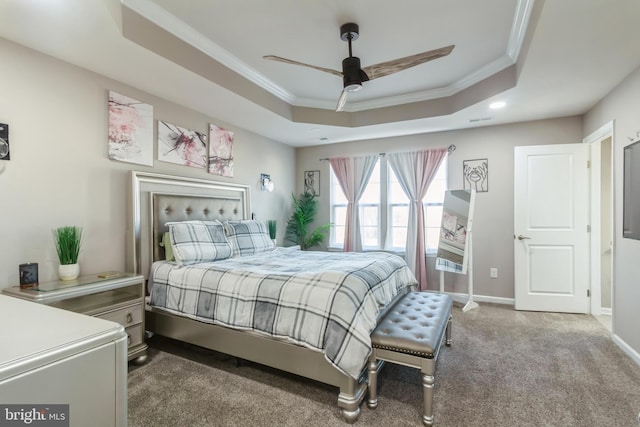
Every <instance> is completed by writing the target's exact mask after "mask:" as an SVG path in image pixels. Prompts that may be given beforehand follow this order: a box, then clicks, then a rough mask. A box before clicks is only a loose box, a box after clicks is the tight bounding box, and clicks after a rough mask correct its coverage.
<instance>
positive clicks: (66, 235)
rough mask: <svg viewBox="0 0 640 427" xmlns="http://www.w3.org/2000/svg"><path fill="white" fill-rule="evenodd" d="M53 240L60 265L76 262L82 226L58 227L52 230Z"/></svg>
mask: <svg viewBox="0 0 640 427" xmlns="http://www.w3.org/2000/svg"><path fill="white" fill-rule="evenodd" d="M53 240H54V242H55V244H56V251H57V252H58V260H59V261H60V264H61V265H67V264H77V263H78V256H79V255H80V243H81V242H82V228H81V227H76V226H66V227H58V228H56V229H54V230H53Z"/></svg>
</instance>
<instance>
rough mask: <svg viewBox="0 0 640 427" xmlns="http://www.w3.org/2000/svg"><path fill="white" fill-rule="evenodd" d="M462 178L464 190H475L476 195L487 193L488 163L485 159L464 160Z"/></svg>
mask: <svg viewBox="0 0 640 427" xmlns="http://www.w3.org/2000/svg"><path fill="white" fill-rule="evenodd" d="M462 178H463V182H464V189H465V190H476V193H484V192H487V191H489V161H488V160H487V159H473V160H464V161H463V162H462Z"/></svg>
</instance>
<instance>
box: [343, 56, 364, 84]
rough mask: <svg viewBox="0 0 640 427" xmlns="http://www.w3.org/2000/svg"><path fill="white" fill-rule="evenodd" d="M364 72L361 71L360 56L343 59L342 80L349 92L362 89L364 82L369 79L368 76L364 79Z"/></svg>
mask: <svg viewBox="0 0 640 427" xmlns="http://www.w3.org/2000/svg"><path fill="white" fill-rule="evenodd" d="M362 74H363V73H362V72H361V71H360V58H358V57H357V56H350V57H348V58H344V59H343V60H342V81H343V83H344V88H345V89H346V90H347V91H348V92H355V91H357V90H360V89H362V82H363V81H365V80H368V78H366V79H363V78H362ZM365 77H366V75H365Z"/></svg>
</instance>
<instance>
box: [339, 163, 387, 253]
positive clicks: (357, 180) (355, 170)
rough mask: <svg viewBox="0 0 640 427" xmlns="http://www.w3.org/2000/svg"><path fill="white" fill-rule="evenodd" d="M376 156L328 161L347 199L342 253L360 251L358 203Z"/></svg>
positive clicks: (374, 164)
mask: <svg viewBox="0 0 640 427" xmlns="http://www.w3.org/2000/svg"><path fill="white" fill-rule="evenodd" d="M377 161H378V156H377V155H369V156H364V157H334V158H331V159H329V163H330V164H331V168H332V169H333V173H334V174H335V175H336V178H337V179H338V183H340V188H342V192H343V193H344V195H345V197H346V198H347V218H346V220H345V228H344V248H343V251H344V252H354V251H356V252H359V251H361V250H362V239H361V237H360V215H359V209H358V201H359V200H360V198H361V197H362V193H363V192H364V190H365V188H366V187H367V183H368V182H369V178H370V177H371V172H373V169H374V167H375V166H376V162H377Z"/></svg>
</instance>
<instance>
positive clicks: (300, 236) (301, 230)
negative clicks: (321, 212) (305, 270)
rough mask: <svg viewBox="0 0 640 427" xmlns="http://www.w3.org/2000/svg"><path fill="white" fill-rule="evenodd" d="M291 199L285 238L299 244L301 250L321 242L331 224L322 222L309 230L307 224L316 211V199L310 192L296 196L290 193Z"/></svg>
mask: <svg viewBox="0 0 640 427" xmlns="http://www.w3.org/2000/svg"><path fill="white" fill-rule="evenodd" d="M291 199H292V201H293V213H292V214H291V217H290V218H289V221H288V222H287V229H286V231H285V238H286V239H287V240H289V241H290V242H293V243H295V244H298V245H300V249H302V250H305V249H308V248H311V247H313V246H317V245H319V244H321V243H322V241H323V240H324V237H325V235H326V234H327V232H328V231H329V229H330V228H331V224H324V225H321V226H319V227H317V228H316V229H314V230H313V231H309V226H310V225H311V223H313V220H314V219H315V216H316V213H317V212H318V201H317V199H316V198H315V196H314V195H313V194H311V193H303V194H301V195H300V197H298V198H296V196H295V195H294V194H291Z"/></svg>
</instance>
